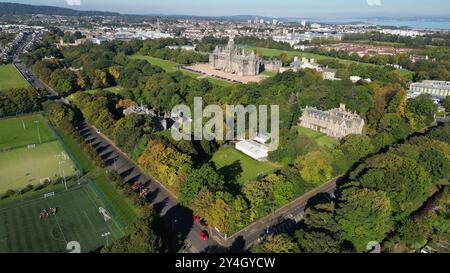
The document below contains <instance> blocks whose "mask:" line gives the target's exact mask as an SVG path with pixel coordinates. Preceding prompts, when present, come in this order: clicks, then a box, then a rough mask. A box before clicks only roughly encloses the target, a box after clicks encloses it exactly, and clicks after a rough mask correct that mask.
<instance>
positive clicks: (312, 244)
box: [295, 229, 342, 253]
mask: <svg viewBox="0 0 450 273" xmlns="http://www.w3.org/2000/svg"><path fill="white" fill-rule="evenodd" d="M295 237H296V239H297V241H298V242H299V244H300V249H301V251H302V252H306V253H340V252H342V248H341V245H340V242H339V241H338V240H336V239H335V238H333V237H332V236H331V235H329V234H328V233H325V232H322V231H315V230H313V231H304V230H301V229H299V230H297V231H296V232H295Z"/></svg>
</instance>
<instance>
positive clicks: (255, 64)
mask: <svg viewBox="0 0 450 273" xmlns="http://www.w3.org/2000/svg"><path fill="white" fill-rule="evenodd" d="M209 65H210V66H211V67H212V68H214V69H217V70H221V71H223V72H227V73H232V74H236V75H239V76H256V75H259V73H260V70H261V66H262V59H261V58H260V57H258V56H257V55H256V54H255V52H254V51H252V52H246V51H245V50H244V49H240V48H237V47H236V46H235V44H234V40H233V38H230V41H229V42H228V45H227V46H225V47H220V46H217V47H216V49H215V50H214V52H213V53H211V54H210V55H209Z"/></svg>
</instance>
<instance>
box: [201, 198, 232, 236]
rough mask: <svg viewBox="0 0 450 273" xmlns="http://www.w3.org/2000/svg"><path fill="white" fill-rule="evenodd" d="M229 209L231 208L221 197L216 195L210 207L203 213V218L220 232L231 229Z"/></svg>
mask: <svg viewBox="0 0 450 273" xmlns="http://www.w3.org/2000/svg"><path fill="white" fill-rule="evenodd" d="M231 211H232V208H231V207H230V206H229V205H228V204H227V203H226V202H225V200H223V199H222V198H221V197H216V200H215V201H214V202H213V203H212V205H211V206H210V208H209V209H208V211H207V212H206V214H205V220H206V222H207V223H208V224H210V225H211V226H213V227H216V228H217V229H219V230H220V231H221V232H225V233H227V232H229V231H231V225H230V224H231Z"/></svg>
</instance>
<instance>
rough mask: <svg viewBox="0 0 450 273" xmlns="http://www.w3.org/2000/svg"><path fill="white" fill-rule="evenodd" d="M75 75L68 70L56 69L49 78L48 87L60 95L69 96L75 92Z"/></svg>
mask: <svg viewBox="0 0 450 273" xmlns="http://www.w3.org/2000/svg"><path fill="white" fill-rule="evenodd" d="M76 82H77V81H76V76H75V73H73V72H72V71H70V70H68V69H57V70H55V71H54V72H53V73H52V74H51V76H50V85H51V86H52V87H53V88H54V89H55V91H56V92H58V93H59V94H61V95H69V94H71V93H73V92H74V91H76V89H77V85H76Z"/></svg>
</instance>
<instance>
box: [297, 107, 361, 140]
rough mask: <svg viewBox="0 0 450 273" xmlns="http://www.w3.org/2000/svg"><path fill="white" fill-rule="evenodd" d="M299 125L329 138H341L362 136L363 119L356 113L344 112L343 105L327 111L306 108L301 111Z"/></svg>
mask: <svg viewBox="0 0 450 273" xmlns="http://www.w3.org/2000/svg"><path fill="white" fill-rule="evenodd" d="M299 125H300V126H301V127H304V128H309V129H312V130H316V131H320V132H322V133H324V134H326V135H328V136H331V137H335V138H343V137H345V136H347V135H350V134H362V130H363V128H364V119H362V118H361V117H360V116H359V115H358V114H356V113H351V112H348V111H346V109H345V104H341V106H340V107H339V108H335V109H331V110H328V111H322V110H318V109H317V108H314V107H308V106H307V107H306V108H305V109H304V110H303V114H302V116H301V118H300V122H299Z"/></svg>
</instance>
